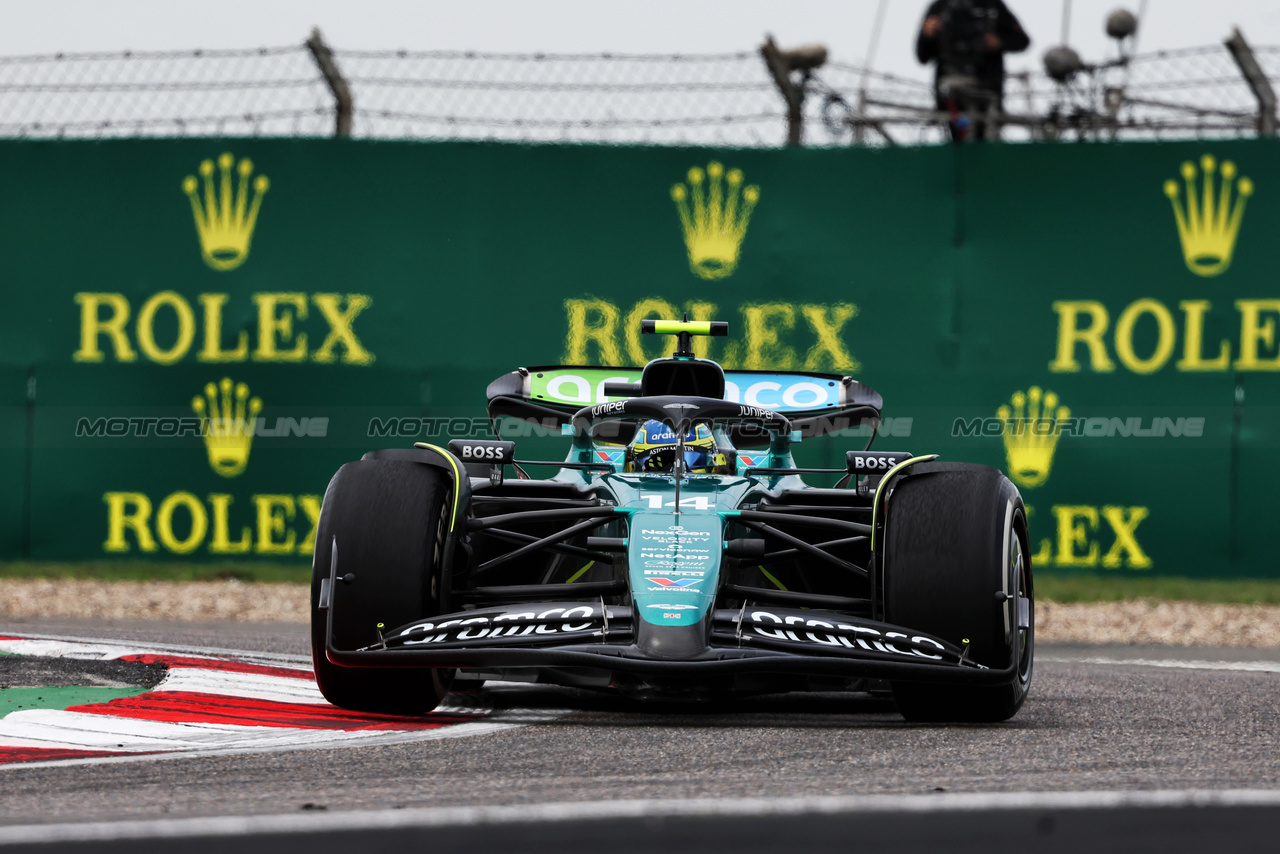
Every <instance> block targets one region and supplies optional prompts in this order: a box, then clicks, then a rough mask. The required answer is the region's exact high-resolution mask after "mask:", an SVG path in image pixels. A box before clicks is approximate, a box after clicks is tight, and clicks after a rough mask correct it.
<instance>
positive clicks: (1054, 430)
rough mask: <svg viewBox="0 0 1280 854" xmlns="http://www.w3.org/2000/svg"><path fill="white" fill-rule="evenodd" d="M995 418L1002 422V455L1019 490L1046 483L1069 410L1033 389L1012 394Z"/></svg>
mask: <svg viewBox="0 0 1280 854" xmlns="http://www.w3.org/2000/svg"><path fill="white" fill-rule="evenodd" d="M1009 402H1010V403H1012V404H1013V407H1012V408H1010V407H1009V405H1008V404H1004V405H1002V406H1001V407H1000V408H999V409H997V410H996V415H997V416H999V418H1000V420H1001V422H1003V428H1002V433H1003V436H1004V452H1005V456H1006V457H1007V458H1008V461H1009V477H1011V478H1012V479H1013V481H1014V482H1015V483H1017V484H1019V485H1020V486H1039V485H1040V484H1042V483H1044V482H1045V481H1046V480H1048V479H1049V467H1050V466H1051V465H1052V464H1053V451H1054V449H1055V448H1056V447H1057V446H1058V437H1059V436H1060V435H1061V433H1062V425H1060V424H1059V423H1058V422H1059V421H1062V420H1065V419H1067V418H1070V417H1071V410H1070V409H1068V408H1067V407H1065V406H1058V396H1057V395H1056V394H1054V393H1053V392H1051V391H1049V392H1043V393H1042V392H1041V391H1040V387H1039V386H1032V387H1031V388H1029V389H1027V391H1026V393H1025V394H1024V393H1023V392H1021V391H1015V392H1014V393H1013V396H1012V397H1011V398H1010V400H1009Z"/></svg>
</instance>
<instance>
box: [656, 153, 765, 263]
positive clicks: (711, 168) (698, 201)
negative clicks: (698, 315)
mask: <svg viewBox="0 0 1280 854" xmlns="http://www.w3.org/2000/svg"><path fill="white" fill-rule="evenodd" d="M726 185H727V186H726ZM671 198H672V199H674V200H675V203H676V210H677V211H678V212H679V214H680V225H681V227H682V228H683V229H684V245H685V246H686V247H687V248H688V250H689V269H690V270H692V271H693V272H694V275H697V276H701V277H702V278H704V279H723V278H724V277H726V276H729V275H731V274H732V273H733V271H734V269H736V268H737V266H738V250H739V248H740V247H741V246H742V238H743V237H745V236H746V234H747V223H748V222H750V220H751V211H752V210H754V209H755V206H756V202H757V201H759V200H760V188H759V187H757V186H755V185H754V184H752V185H750V186H747V187H743V186H742V170H741V169H730V170H729V171H728V173H726V172H725V171H724V167H723V166H721V165H720V164H719V163H716V162H715V161H714V160H713V161H711V162H710V163H708V164H707V168H706V171H705V172H704V171H703V170H702V169H701V168H700V167H698V166H695V167H693V168H692V169H690V170H689V183H688V184H676V185H674V186H673V187H672V188H671Z"/></svg>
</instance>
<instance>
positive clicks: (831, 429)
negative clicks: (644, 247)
mask: <svg viewBox="0 0 1280 854" xmlns="http://www.w3.org/2000/svg"><path fill="white" fill-rule="evenodd" d="M640 377H641V369H640V368H601V367H587V366H583V365H551V366H545V367H536V368H520V369H519V370H516V371H512V372H511V373H509V374H503V375H502V376H500V377H498V378H497V379H496V380H494V381H493V382H491V383H489V388H488V391H487V395H488V399H489V414H490V416H491V417H494V418H497V417H499V416H506V417H515V418H520V419H522V420H527V421H534V422H537V423H540V424H542V425H543V426H547V427H552V426H555V425H556V424H568V423H569V421H570V419H571V417H572V416H573V413H575V412H577V411H578V410H579V409H581V408H582V407H584V406H592V405H594V404H598V403H607V402H609V401H611V400H623V399H625V398H623V397H621V396H613V395H610V394H608V393H607V391H614V390H616V389H612V388H611V389H608V390H607V389H606V386H607V385H610V386H612V385H615V384H617V385H621V384H634V383H639V382H640ZM724 379H725V394H724V397H725V399H726V400H730V401H733V402H734V403H741V404H742V405H744V406H755V407H760V408H762V409H770V410H773V411H774V412H778V413H782V414H784V415H786V416H787V417H788V418H789V419H791V422H792V425H793V426H794V427H795V428H796V429H798V430H799V431H800V433H801V435H802V436H805V437H806V438H807V437H811V436H824V435H831V434H833V433H838V432H841V431H843V430H847V429H850V428H857V427H861V426H863V425H870V426H872V427H873V428H874V427H876V426H878V424H879V419H880V411H881V409H883V408H884V399H883V398H881V397H880V394H879V393H878V392H877V391H876V390H875V389H873V388H871V386H869V385H866V384H865V383H861V382H859V381H857V380H855V379H853V378H852V377H844V376H840V375H838V374H817V373H800V372H795V371H725V372H724ZM730 435H731V436H732V437H733V438H734V441H735V444H737V443H738V439H739V437H738V436H736V435H735V431H733V430H732V429H730ZM742 438H743V439H744V446H750V445H753V444H755V443H754V442H752V441H751V440H750V438H747V437H742Z"/></svg>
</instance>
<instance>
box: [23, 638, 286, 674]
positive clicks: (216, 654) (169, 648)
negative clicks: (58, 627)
mask: <svg viewBox="0 0 1280 854" xmlns="http://www.w3.org/2000/svg"><path fill="white" fill-rule="evenodd" d="M0 636H4V637H9V638H23V639H28V640H42V641H68V642H71V643H76V644H106V645H110V646H118V647H121V648H124V647H128V648H130V649H134V648H138V649H141V648H143V647H145V648H146V650H147V651H148V652H168V653H182V654H183V655H190V656H196V657H204V658H209V657H213V658H234V659H236V660H237V661H249V662H252V663H256V662H259V661H269V662H272V663H277V662H288V663H289V664H297V665H299V666H301V667H304V668H305V669H307V670H310V669H311V656H309V655H295V654H292V653H286V652H261V651H259V650H249V649H223V648H221V647H208V646H191V645H189V644H176V643H152V642H151V641H137V642H134V641H104V640H103V639H102V638H86V637H75V636H66V635H43V634H31V633H30V632H10V631H3V630H0ZM280 666H285V665H283V664H282V665H280Z"/></svg>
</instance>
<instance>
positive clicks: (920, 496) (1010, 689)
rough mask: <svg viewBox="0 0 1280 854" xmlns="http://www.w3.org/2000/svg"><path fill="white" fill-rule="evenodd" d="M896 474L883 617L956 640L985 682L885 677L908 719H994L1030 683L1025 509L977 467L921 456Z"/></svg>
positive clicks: (1002, 481)
mask: <svg viewBox="0 0 1280 854" xmlns="http://www.w3.org/2000/svg"><path fill="white" fill-rule="evenodd" d="M916 471H917V472H918V473H917V474H914V475H911V476H909V477H906V478H903V479H902V480H901V481H899V482H898V484H897V485H896V487H895V488H894V490H893V493H892V495H891V496H890V498H889V503H888V505H887V510H886V515H885V520H886V528H885V557H884V579H885V581H884V584H885V617H886V619H887V620H888V621H889V622H891V623H894V624H895V625H899V626H905V627H909V628H912V629H918V630H920V631H923V632H928V633H929V634H932V635H935V636H937V637H940V638H943V639H945V640H948V641H951V642H952V643H955V644H957V645H961V646H964V645H967V646H968V649H969V656H970V659H971V660H973V661H976V662H977V663H979V664H983V665H985V666H987V667H989V668H992V669H1000V670H1003V669H1005V668H1007V667H1009V665H1010V664H1011V663H1014V662H1016V663H1017V667H1016V670H1015V675H1014V677H1013V680H1012V681H1011V682H1009V683H1008V684H1004V685H994V686H987V685H982V686H975V685H938V684H928V683H921V682H895V683H893V696H894V700H895V701H896V702H897V704H898V709H899V711H901V712H902V714H903V716H904V717H906V718H907V719H908V720H913V721H985V722H991V721H1003V720H1008V719H1009V718H1011V717H1013V716H1014V715H1015V714H1016V713H1017V711H1018V709H1020V708H1021V707H1022V704H1023V702H1024V701H1025V700H1026V698H1027V692H1028V690H1029V689H1030V687H1031V676H1032V670H1033V665H1034V649H1035V607H1034V598H1033V595H1032V593H1033V587H1032V574H1031V553H1030V550H1029V545H1030V540H1029V536H1028V532H1027V517H1026V510H1025V508H1024V507H1023V505H1022V497H1021V496H1020V495H1019V494H1018V490H1017V488H1016V487H1015V486H1014V485H1013V484H1012V483H1010V482H1009V480H1008V478H1006V477H1005V476H1004V475H1002V474H1001V473H1000V472H999V471H997V470H996V469H993V468H988V467H986V466H971V465H956V464H949V465H940V464H921V465H919V466H917V468H916Z"/></svg>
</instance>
